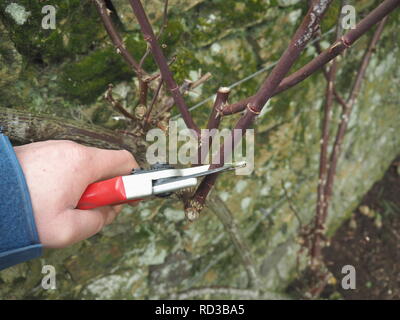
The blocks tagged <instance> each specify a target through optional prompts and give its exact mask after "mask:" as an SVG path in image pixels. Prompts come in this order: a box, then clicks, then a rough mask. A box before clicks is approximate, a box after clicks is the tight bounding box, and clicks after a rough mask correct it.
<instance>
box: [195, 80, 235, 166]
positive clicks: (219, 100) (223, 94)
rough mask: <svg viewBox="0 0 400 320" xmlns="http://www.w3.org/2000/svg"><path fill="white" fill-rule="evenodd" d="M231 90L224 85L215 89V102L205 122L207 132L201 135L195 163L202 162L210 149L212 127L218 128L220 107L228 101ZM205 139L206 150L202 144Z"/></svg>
mask: <svg viewBox="0 0 400 320" xmlns="http://www.w3.org/2000/svg"><path fill="white" fill-rule="evenodd" d="M230 92H231V90H230V89H229V88H226V87H221V88H219V89H218V91H217V95H216V97H215V102H214V105H213V108H212V111H211V113H210V117H209V118H208V123H207V129H208V132H207V133H208V134H206V135H203V136H202V137H201V142H200V145H199V148H198V162H197V164H201V163H204V160H205V159H206V157H207V152H208V150H209V149H210V147H211V145H212V133H213V129H218V127H219V125H220V123H221V118H222V117H221V109H222V107H223V106H224V105H225V103H226V102H227V101H228V97H229V94H230ZM207 140H208V150H203V149H204V146H205V145H207Z"/></svg>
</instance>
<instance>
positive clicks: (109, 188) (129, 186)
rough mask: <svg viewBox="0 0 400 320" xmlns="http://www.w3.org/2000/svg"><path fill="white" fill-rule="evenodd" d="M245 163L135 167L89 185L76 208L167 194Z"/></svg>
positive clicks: (92, 207)
mask: <svg viewBox="0 0 400 320" xmlns="http://www.w3.org/2000/svg"><path fill="white" fill-rule="evenodd" d="M245 165H246V163H245V162H238V163H233V164H225V165H224V166H222V167H219V168H215V169H210V167H211V166H210V165H201V166H197V167H191V168H180V169H178V168H174V167H173V166H171V165H169V164H156V165H154V166H152V167H151V168H150V169H149V170H144V169H134V170H133V171H132V174H130V175H127V176H119V177H115V178H112V179H109V180H104V181H100V182H95V183H92V184H90V185H89V186H88V187H87V188H86V190H85V192H84V193H83V195H82V197H81V199H80V200H79V202H78V205H77V209H81V210H89V209H94V208H97V207H102V206H107V205H116V204H123V203H134V202H139V201H142V200H144V199H145V198H148V197H151V196H159V197H167V196H170V195H171V194H172V193H173V192H175V191H178V190H181V189H184V188H190V187H194V186H195V185H197V182H198V181H197V179H198V178H200V177H204V176H207V175H210V174H213V173H217V172H222V171H228V170H233V169H235V168H240V167H244V166H245Z"/></svg>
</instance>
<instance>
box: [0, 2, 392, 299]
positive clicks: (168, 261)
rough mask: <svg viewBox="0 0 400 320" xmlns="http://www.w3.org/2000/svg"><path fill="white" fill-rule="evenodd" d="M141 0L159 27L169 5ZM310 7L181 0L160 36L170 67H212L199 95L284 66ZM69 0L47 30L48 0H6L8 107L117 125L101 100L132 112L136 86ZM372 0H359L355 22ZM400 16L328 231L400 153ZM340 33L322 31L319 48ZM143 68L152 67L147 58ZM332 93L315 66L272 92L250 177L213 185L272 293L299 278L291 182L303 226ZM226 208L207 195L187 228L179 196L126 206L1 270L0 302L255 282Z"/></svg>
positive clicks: (247, 89)
mask: <svg viewBox="0 0 400 320" xmlns="http://www.w3.org/2000/svg"><path fill="white" fill-rule="evenodd" d="M145 2H146V9H147V10H148V12H149V16H150V18H151V19H152V22H153V23H154V24H155V25H156V26H158V27H159V26H160V19H161V12H162V3H163V1H161V0H154V1H145ZM305 2H306V1H297V0H292V1H283V0H278V1H272V0H271V1H268V0H252V1H250V0H246V1H233V0H232V1H231V0H224V1H219V0H213V1H204V0H203V1H202V0H185V1H184V0H175V1H171V7H170V16H169V24H168V27H167V30H166V32H165V33H164V36H163V40H162V41H163V43H165V44H167V48H166V52H167V53H168V54H169V55H173V54H176V55H177V60H176V62H175V63H174V64H173V69H174V72H175V73H176V75H177V78H178V80H179V81H182V80H183V79H185V78H191V79H196V77H198V76H199V74H204V73H206V72H211V73H212V74H213V78H212V80H210V81H209V82H207V83H206V84H205V85H204V86H203V87H201V88H200V89H199V90H197V91H196V93H195V94H191V95H190V97H188V101H190V104H191V105H194V104H195V103H197V102H199V101H202V100H203V99H205V98H207V97H208V96H210V95H212V94H213V93H214V92H215V89H216V88H217V87H218V86H228V85H230V84H232V83H235V82H237V81H239V80H241V79H243V78H244V77H246V76H248V75H250V74H253V73H254V72H256V71H257V70H260V69H262V68H265V67H267V66H268V65H270V64H272V63H273V62H275V61H276V60H277V59H278V58H279V56H280V54H281V53H282V50H284V48H285V46H286V45H287V43H288V41H289V37H290V36H291V34H292V33H293V30H294V29H295V27H296V25H297V24H298V23H299V21H300V19H301V16H302V15H303V14H304V12H305V9H306V8H305ZM11 3H14V4H17V5H18V6H17V7H16V6H13V8H12V9H13V10H14V11H15V10H17V9H18V10H17V12H14V11H13V12H11V11H12V10H10V9H8V10H7V7H8V6H9V5H10V4H11ZM63 3H64V4H59V5H58V7H57V9H58V11H57V12H58V16H57V29H56V30H54V31H43V30H41V31H39V30H40V20H41V17H42V16H43V15H42V14H41V13H40V7H41V6H43V5H45V4H51V1H42V2H37V4H36V2H35V4H33V2H32V1H28V0H13V1H11V0H9V1H2V2H1V3H0V19H1V22H0V34H1V37H2V40H1V41H0V95H1V97H2V98H1V100H0V106H3V107H11V108H20V109H24V110H29V111H34V112H40V113H48V114H54V115H57V116H62V117H66V118H74V119H77V120H80V121H82V122H84V121H89V122H93V123H96V124H98V125H102V126H105V127H108V128H116V127H119V126H120V124H119V123H118V122H116V121H115V120H112V117H111V116H112V115H113V111H112V110H110V107H109V106H107V105H106V104H105V103H104V102H103V101H102V99H100V98H99V97H100V96H101V94H102V93H103V92H104V90H105V88H106V85H107V84H108V83H110V82H112V83H114V84H115V85H117V88H119V89H118V90H119V92H120V93H121V97H122V98H124V99H125V103H126V106H127V108H130V107H131V106H132V105H133V102H132V101H134V99H135V92H134V90H133V89H132V86H130V85H129V82H130V81H132V77H133V74H132V73H131V71H130V70H129V68H128V67H127V66H125V64H124V62H123V61H122V60H121V59H120V58H119V57H118V55H117V54H116V53H115V50H114V49H113V48H112V47H111V45H110V43H109V41H108V40H107V37H106V34H105V32H104V30H103V28H102V26H101V24H100V22H99V20H98V18H97V15H96V12H95V8H94V6H93V5H92V4H91V3H90V1H80V0H79V1H78V0H77V1H74V0H72V1H68V2H67V1H66V2H63ZM113 3H114V6H115V7H116V10H117V11H118V13H119V16H120V20H119V21H116V23H117V24H118V25H119V26H120V29H121V30H125V31H124V32H123V34H124V38H125V41H126V43H127V46H128V48H129V49H130V50H131V51H132V52H133V54H134V55H135V56H136V57H140V56H141V53H142V52H143V50H144V49H145V44H144V42H143V41H142V40H141V38H140V36H139V33H138V27H137V24H136V23H135V20H134V18H133V16H132V14H131V12H130V10H129V6H127V1H122V0H120V1H113ZM335 3H336V2H335ZM376 3H377V1H367V0H364V1H357V12H358V14H359V17H361V16H362V15H363V13H365V12H368V11H370V10H371V8H373V7H374V6H375V5H376ZM8 8H9V7H8ZM15 8H17V9H15ZM337 9H338V8H337V5H336V4H335V5H334V6H333V7H332V9H331V10H330V11H329V13H328V16H327V19H326V21H325V22H324V24H323V26H322V33H323V34H325V33H326V32H328V31H329V30H330V29H331V28H332V26H333V24H334V22H335V17H336V16H337ZM21 15H22V18H21ZM24 17H26V18H24ZM83 17H84V18H83ZM23 20H25V21H23ZM398 22H399V13H398V12H395V13H394V14H393V15H392V16H391V18H390V20H389V21H388V25H387V27H386V29H385V31H384V34H383V37H382V40H381V42H380V46H379V48H378V50H377V51H376V53H375V55H374V56H373V58H372V61H371V64H370V67H369V68H368V72H367V77H366V79H365V82H364V84H363V88H362V92H361V94H360V97H359V99H358V101H357V104H356V106H355V109H354V112H353V115H352V118H351V120H350V124H349V130H348V134H347V136H346V140H345V143H344V149H343V150H344V152H343V154H342V157H341V159H340V163H339V168H338V174H337V180H336V186H335V193H334V197H333V203H332V210H331V215H330V218H329V226H330V229H329V231H330V233H332V232H333V231H334V229H335V228H336V227H337V226H338V225H340V223H341V222H342V221H343V220H344V219H345V218H346V217H348V215H349V214H350V212H351V210H352V209H354V208H355V206H356V205H357V204H358V201H359V200H360V198H361V197H362V195H364V194H365V193H366V191H367V190H368V189H369V188H370V187H371V185H372V184H373V183H374V182H375V181H377V180H378V179H379V178H380V177H381V176H382V175H383V173H384V172H385V170H386V168H387V167H388V165H389V164H390V162H391V160H392V159H394V157H395V156H396V155H398V153H399V151H400V136H399V134H398V129H399V123H400V113H399V103H398V99H399V92H398V88H399V77H400V70H399V68H398V65H399V62H400V61H399V59H400V53H399V44H398V36H397V33H396V30H397V28H398ZM369 36H370V35H369ZM331 37H332V34H330V35H329V34H328V35H326V36H324V38H323V40H322V45H323V46H324V45H326V44H328V43H329V42H330V41H331ZM367 40H368V38H367V37H364V38H362V39H361V40H360V41H359V42H357V44H356V45H355V46H354V47H353V48H352V49H351V51H350V52H349V53H347V54H346V55H345V56H344V57H342V58H340V60H339V61H340V71H339V73H338V90H340V92H342V93H343V94H344V95H345V94H347V93H348V89H349V87H350V86H351V83H352V79H354V75H355V72H356V70H357V68H358V65H359V62H360V60H361V57H362V54H363V50H364V48H365V46H366V43H367ZM314 56H316V51H315V50H314V49H313V48H312V47H309V48H308V49H307V50H306V52H305V54H304V55H303V56H302V58H301V59H300V61H299V62H298V63H297V65H296V67H298V66H300V65H302V64H304V62H306V61H308V60H309V59H311V58H313V57H314ZM146 68H147V69H148V70H154V69H155V67H154V64H153V62H152V61H151V59H148V61H147V62H146ZM266 74H267V71H266V72H264V73H261V74H260V75H258V76H256V77H254V78H252V79H251V80H249V81H247V82H245V83H243V84H241V85H240V86H238V87H236V88H235V89H234V90H233V94H232V101H234V100H235V99H239V98H241V97H244V96H247V95H249V94H251V93H253V92H254V91H255V90H256V89H257V86H258V85H259V83H260V82H261V81H262V79H263V78H264V77H265V76H266ZM324 88H325V81H324V78H323V76H322V75H321V74H316V75H314V76H312V77H311V78H310V79H308V80H307V81H305V82H303V83H301V84H300V85H298V86H297V87H296V88H293V89H291V90H289V91H287V92H285V93H283V94H281V95H279V96H277V97H275V98H273V99H272V100H271V102H270V103H269V105H268V106H267V107H266V110H267V111H266V112H264V113H263V115H262V116H260V117H259V119H258V120H257V123H256V126H255V128H256V169H255V171H254V173H253V174H252V175H251V176H244V177H241V178H240V179H238V178H237V177H235V176H233V175H229V174H227V175H224V176H223V177H222V178H221V179H220V181H219V183H218V185H217V188H216V189H215V190H214V192H213V198H217V197H219V198H220V199H222V200H223V201H224V203H225V205H226V206H227V208H228V209H229V210H230V212H231V213H232V215H233V216H234V219H235V222H236V224H237V226H238V230H237V232H236V234H240V237H241V238H242V240H243V242H244V243H246V245H247V247H248V248H249V249H250V252H251V254H252V256H253V258H254V264H255V266H256V269H257V271H258V272H259V274H260V277H261V281H262V288H263V290H264V291H265V292H264V293H265V295H264V296H263V297H270V298H277V297H282V295H283V294H284V291H285V288H286V286H287V285H288V283H289V282H290V281H291V280H293V279H294V278H295V277H296V276H298V273H297V270H298V269H297V266H296V263H297V257H300V259H299V261H300V267H301V266H304V264H305V258H304V256H303V255H301V254H300V253H299V249H300V247H299V245H298V244H297V235H298V227H299V223H298V221H297V220H296V217H295V215H294V214H293V212H292V211H291V209H290V208H289V205H288V201H287V198H286V196H285V194H284V190H283V187H282V184H284V186H285V188H286V189H287V191H288V194H289V197H290V198H291V201H292V203H293V205H294V207H295V208H296V209H297V211H298V212H299V214H300V217H301V220H302V222H303V223H307V222H308V221H309V220H310V219H311V218H312V216H313V215H314V212H315V201H316V181H317V176H318V159H319V140H320V125H321V122H320V121H321V115H322V114H321V107H322V103H323V100H324ZM210 107H211V106H210V104H204V105H202V106H201V107H199V108H198V109H196V110H195V111H194V115H195V119H196V120H197V121H199V123H202V122H203V123H204V122H205V121H206V119H207V116H208V114H209V111H210ZM335 116H338V108H337V109H336V111H335ZM336 119H337V117H336ZM234 120H236V117H233V118H232V119H226V120H225V121H224V123H223V125H224V126H226V127H231V125H232V123H233V122H234ZM218 209H220V208H217V207H216V205H215V203H214V204H213V203H210V206H209V208H207V209H206V210H205V211H204V212H203V214H202V216H201V218H200V219H199V221H196V222H195V223H189V222H188V221H186V220H185V218H184V214H183V211H182V207H181V204H180V203H178V202H176V201H174V200H154V201H149V202H145V203H141V204H140V205H139V206H138V207H136V208H131V207H126V208H125V209H124V210H123V213H122V214H121V215H120V216H119V217H118V219H117V221H116V222H115V223H114V224H112V225H110V226H108V227H107V228H106V229H105V230H104V231H103V232H101V233H100V234H98V235H96V236H94V237H92V238H91V239H88V240H86V241H83V242H81V243H79V244H77V245H74V246H72V247H69V248H66V249H62V250H46V252H45V255H44V256H43V257H41V258H40V259H37V260H34V261H31V262H28V263H24V264H21V265H18V266H15V267H13V268H10V269H7V270H4V271H2V272H0V297H1V298H4V299H19V298H35V299H36V298H46V299H63V298H72V299H88V298H97V299H110V298H123V299H146V298H153V299H154V298H163V297H164V298H165V297H174V296H173V294H174V293H179V292H182V291H185V290H191V289H193V288H197V287H204V286H206V287H207V286H230V287H235V288H245V287H246V285H247V282H248V279H247V273H246V269H245V267H244V266H243V264H242V263H241V256H240V254H239V253H238V251H237V248H236V247H235V245H234V243H233V242H232V239H231V236H230V233H229V232H227V230H226V227H224V225H223V224H222V223H221V221H220V220H219V219H218V217H217V215H216V212H215V211H216V210H217V211H218ZM48 264H50V265H53V266H55V268H56V270H57V289H56V290H43V289H42V287H41V279H42V277H43V274H42V273H41V269H42V266H43V265H48ZM178 297H180V296H179V295H178ZM202 297H203V298H210V297H219V298H221V297H222V298H234V297H236V296H235V295H233V294H227V295H217V296H212V295H203V296H202Z"/></svg>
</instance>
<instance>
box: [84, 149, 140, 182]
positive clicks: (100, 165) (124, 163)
mask: <svg viewBox="0 0 400 320" xmlns="http://www.w3.org/2000/svg"><path fill="white" fill-rule="evenodd" d="M88 152H89V153H90V156H89V157H88V158H89V159H90V160H89V162H90V163H88V165H87V168H88V171H89V172H88V173H89V176H90V180H91V181H88V183H92V182H95V181H101V180H106V179H110V178H114V177H116V176H122V175H127V174H130V172H131V171H132V169H134V168H138V167H139V165H138V164H137V162H136V160H135V158H134V157H133V155H132V154H131V153H130V152H128V151H126V150H104V149H98V148H88Z"/></svg>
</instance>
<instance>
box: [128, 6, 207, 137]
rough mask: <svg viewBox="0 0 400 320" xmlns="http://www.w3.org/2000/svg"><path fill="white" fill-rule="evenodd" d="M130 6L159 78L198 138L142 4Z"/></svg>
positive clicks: (187, 124) (195, 127)
mask: <svg viewBox="0 0 400 320" xmlns="http://www.w3.org/2000/svg"><path fill="white" fill-rule="evenodd" d="M130 4H131V6H132V9H133V12H134V14H135V16H136V18H137V20H138V22H139V24H140V28H141V30H142V33H143V37H144V39H145V40H146V41H147V42H148V43H149V45H150V50H151V52H152V54H153V57H154V60H155V61H156V63H157V65H158V67H159V68H160V72H161V76H162V78H163V80H164V82H165V84H166V86H167V88H168V89H169V91H170V92H171V95H172V97H173V98H174V101H175V103H176V105H177V106H178V108H179V111H180V113H181V114H182V118H183V120H184V121H185V124H186V126H187V127H188V128H189V129H192V130H193V131H194V132H195V134H196V135H197V137H199V136H200V129H199V128H198V127H197V125H196V124H195V123H194V121H193V119H192V116H191V115H190V112H189V111H188V107H187V105H186V102H185V100H184V99H183V96H182V94H181V92H180V90H179V86H178V85H177V84H176V82H175V80H174V77H173V75H172V72H171V70H170V69H169V66H168V62H167V60H166V58H165V56H164V54H163V52H162V50H161V47H160V45H159V43H158V41H157V39H156V36H155V35H154V31H153V28H152V26H151V24H150V22H149V20H148V18H147V15H146V12H145V11H144V9H143V6H142V3H141V1H140V0H130Z"/></svg>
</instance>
